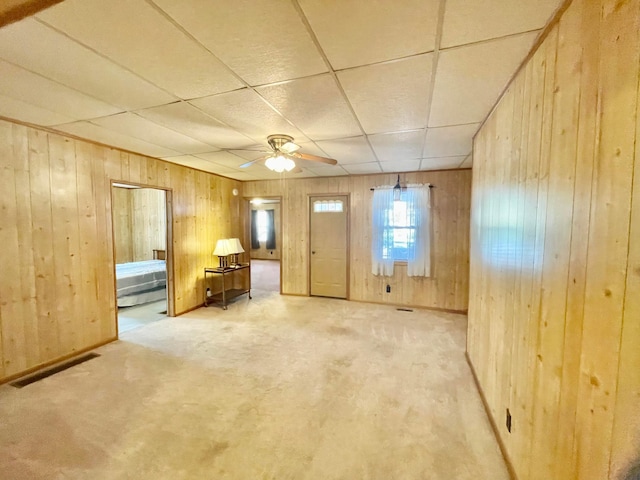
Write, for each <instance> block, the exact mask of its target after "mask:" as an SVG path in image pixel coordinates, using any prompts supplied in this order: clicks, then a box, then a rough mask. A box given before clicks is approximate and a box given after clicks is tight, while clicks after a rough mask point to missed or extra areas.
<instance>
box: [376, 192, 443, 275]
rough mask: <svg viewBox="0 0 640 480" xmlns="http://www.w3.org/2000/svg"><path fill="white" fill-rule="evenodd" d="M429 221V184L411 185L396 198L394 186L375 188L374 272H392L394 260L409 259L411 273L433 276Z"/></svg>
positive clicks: (388, 273) (377, 273)
mask: <svg viewBox="0 0 640 480" xmlns="http://www.w3.org/2000/svg"><path fill="white" fill-rule="evenodd" d="M430 224H431V199H430V190H429V186H428V185H409V186H408V187H407V188H406V189H404V190H403V191H402V194H401V198H400V199H399V200H398V199H396V201H394V192H393V188H391V187H379V188H376V189H375V191H374V194H373V205H372V241H371V271H372V273H373V274H374V275H384V276H392V275H393V264H394V261H406V262H407V275H408V276H410V277H429V276H431V226H430Z"/></svg>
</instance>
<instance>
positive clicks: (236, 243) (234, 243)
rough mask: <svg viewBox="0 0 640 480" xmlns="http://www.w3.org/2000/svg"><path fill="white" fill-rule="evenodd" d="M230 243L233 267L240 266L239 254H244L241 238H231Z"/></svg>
mask: <svg viewBox="0 0 640 480" xmlns="http://www.w3.org/2000/svg"><path fill="white" fill-rule="evenodd" d="M229 243H231V265H238V254H239V253H244V248H242V244H241V243H240V239H239V238H230V239H229Z"/></svg>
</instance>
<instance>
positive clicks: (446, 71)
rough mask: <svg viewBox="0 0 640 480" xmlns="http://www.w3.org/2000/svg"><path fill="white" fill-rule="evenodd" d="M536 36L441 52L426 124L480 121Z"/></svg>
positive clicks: (532, 34)
mask: <svg viewBox="0 0 640 480" xmlns="http://www.w3.org/2000/svg"><path fill="white" fill-rule="evenodd" d="M536 36H537V33H535V32H534V33H527V34H523V35H519V36H517V37H509V38H502V39H499V40H493V41H491V42H486V43H479V44H475V45H470V46H467V47H460V48H455V49H451V50H446V51H444V52H441V53H440V59H439V60H438V71H437V73H436V82H435V86H434V92H433V103H432V106H431V116H430V119H429V126H430V127H439V126H445V125H461V124H464V123H475V122H481V121H482V120H484V118H485V117H486V116H487V115H488V114H489V110H490V109H491V108H492V107H493V105H494V104H495V103H496V101H497V100H498V96H499V95H500V93H502V90H504V88H505V86H506V85H507V83H508V81H509V80H510V79H511V77H512V76H513V74H514V73H515V71H516V69H517V68H518V66H519V65H520V63H522V61H523V59H524V57H525V56H526V55H527V53H528V52H529V50H530V48H531V46H532V45H533V42H534V41H535V38H536Z"/></svg>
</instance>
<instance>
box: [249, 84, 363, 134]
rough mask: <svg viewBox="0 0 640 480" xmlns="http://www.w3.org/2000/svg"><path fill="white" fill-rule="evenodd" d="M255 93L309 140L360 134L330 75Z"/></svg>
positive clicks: (268, 88)
mask: <svg viewBox="0 0 640 480" xmlns="http://www.w3.org/2000/svg"><path fill="white" fill-rule="evenodd" d="M258 93H260V95H262V96H263V97H265V98H266V99H267V101H268V102H269V103H271V104H272V105H273V106H274V107H276V108H277V109H278V111H279V112H280V113H282V115H284V116H285V118H287V119H288V120H290V121H292V122H293V123H294V124H295V125H296V126H297V127H298V128H299V129H300V130H302V132H303V133H305V134H306V135H307V136H308V137H309V138H310V139H312V140H321V139H329V138H341V137H348V136H354V135H359V134H361V133H362V132H361V131H360V128H359V127H358V123H357V122H356V119H355V118H354V117H353V114H352V113H351V110H349V107H348V105H347V103H346V101H345V100H344V97H343V96H342V94H341V92H340V89H339V88H338V86H337V85H336V82H335V81H334V79H333V77H332V76H331V75H329V74H327V75H318V76H315V77H307V78H302V79H300V80H294V81H292V82H286V83H280V84H277V85H270V86H267V87H261V88H259V89H258Z"/></svg>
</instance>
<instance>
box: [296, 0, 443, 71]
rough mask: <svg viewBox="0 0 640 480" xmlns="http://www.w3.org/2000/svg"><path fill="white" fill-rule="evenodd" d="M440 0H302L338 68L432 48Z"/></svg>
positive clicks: (324, 46) (313, 26) (323, 45)
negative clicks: (329, 0) (334, 0)
mask: <svg viewBox="0 0 640 480" xmlns="http://www.w3.org/2000/svg"><path fill="white" fill-rule="evenodd" d="M439 4H440V0H403V1H402V2H398V1H393V0H378V1H373V2H372V1H371V0H351V1H348V2H327V1H326V0H300V6H301V7H302V9H303V11H304V13H305V15H306V17H307V18H308V20H309V23H310V24H311V27H312V28H313V31H314V32H315V34H316V36H317V37H318V40H319V41H320V44H321V46H322V48H323V50H324V51H325V53H326V55H327V57H328V58H329V61H330V62H331V65H332V66H333V68H335V69H342V68H347V67H353V66H356V65H366V64H370V63H374V62H380V61H384V60H390V59H392V58H398V57H406V56H409V55H414V54H416V53H424V52H429V51H432V50H433V48H434V45H435V35H436V24H437V20H438V6H439Z"/></svg>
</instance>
